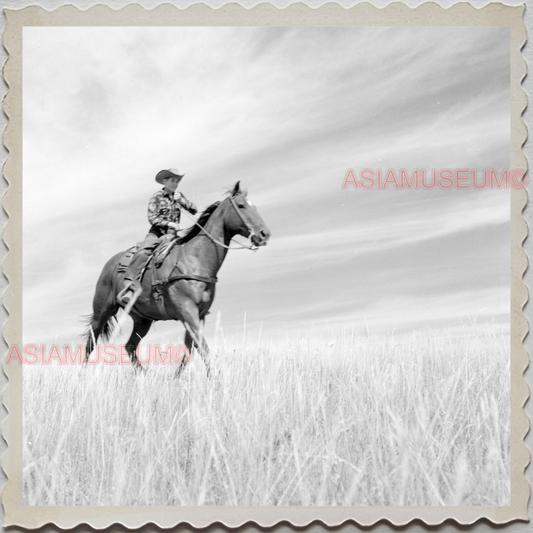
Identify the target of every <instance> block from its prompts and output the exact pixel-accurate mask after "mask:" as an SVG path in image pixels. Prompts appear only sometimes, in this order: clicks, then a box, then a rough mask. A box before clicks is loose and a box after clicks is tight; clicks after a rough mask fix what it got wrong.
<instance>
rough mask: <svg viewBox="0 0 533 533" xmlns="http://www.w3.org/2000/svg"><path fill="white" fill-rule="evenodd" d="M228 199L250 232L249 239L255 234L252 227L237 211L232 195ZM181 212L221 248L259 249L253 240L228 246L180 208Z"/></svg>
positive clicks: (255, 250) (253, 250)
mask: <svg viewBox="0 0 533 533" xmlns="http://www.w3.org/2000/svg"><path fill="white" fill-rule="evenodd" d="M229 201H230V202H231V205H232V206H233V207H234V209H235V211H236V213H237V215H239V218H240V219H241V221H242V223H243V224H244V225H245V226H246V228H247V229H248V231H249V233H250V235H248V238H249V239H251V238H252V237H253V236H254V235H255V234H256V233H255V230H254V228H253V227H252V226H251V225H250V224H249V223H248V221H247V220H246V219H245V218H244V216H243V215H242V213H241V212H240V211H239V207H238V205H237V204H236V203H235V200H234V199H233V196H230V197H229ZM182 213H185V214H186V215H187V216H188V217H189V218H190V219H191V220H192V221H193V222H194V224H195V225H196V226H198V227H199V228H200V229H201V230H202V231H203V232H204V233H205V234H206V235H207V236H208V237H209V238H210V239H211V240H212V241H213V242H214V243H216V244H218V245H219V246H222V247H223V248H226V249H227V250H244V249H247V250H252V252H257V250H258V249H259V246H257V245H256V244H254V243H253V242H252V244H250V245H246V244H241V243H238V244H239V246H228V245H227V244H224V243H223V242H220V241H219V240H217V239H215V238H214V237H213V236H212V235H211V234H210V233H209V232H208V231H207V230H206V229H205V228H204V227H203V226H201V225H200V224H198V222H197V221H196V220H195V219H194V218H193V217H192V216H191V215H189V213H187V212H186V211H185V210H182Z"/></svg>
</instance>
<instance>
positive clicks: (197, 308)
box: [85, 182, 270, 376]
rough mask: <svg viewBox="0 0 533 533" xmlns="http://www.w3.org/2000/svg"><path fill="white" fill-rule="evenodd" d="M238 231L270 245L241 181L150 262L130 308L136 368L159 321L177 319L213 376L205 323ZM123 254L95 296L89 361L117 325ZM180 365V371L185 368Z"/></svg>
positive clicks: (107, 271)
mask: <svg viewBox="0 0 533 533" xmlns="http://www.w3.org/2000/svg"><path fill="white" fill-rule="evenodd" d="M235 235H241V236H243V237H245V238H248V237H249V238H250V240H251V242H252V246H251V247H250V248H251V249H257V248H258V247H260V246H265V245H266V244H267V242H268V239H269V237H270V231H269V229H268V228H267V226H266V224H265V222H264V221H263V219H262V218H261V216H260V215H259V213H258V211H257V209H256V207H255V206H254V205H253V204H252V203H251V202H250V201H249V200H248V198H247V192H246V190H241V188H240V182H237V183H236V184H235V186H234V188H233V190H232V191H231V192H229V194H228V196H227V197H226V198H225V199H224V200H222V201H217V202H215V203H214V204H212V205H210V206H208V207H207V208H206V209H205V210H204V211H203V213H202V214H201V215H200V217H199V218H198V221H197V223H196V224H195V225H194V226H192V227H191V228H190V229H189V230H188V231H187V233H186V234H185V235H184V236H183V237H181V238H179V239H178V240H177V241H176V244H177V245H174V246H173V247H172V248H171V250H170V252H169V253H168V255H167V256H166V257H165V259H164V261H163V262H162V264H161V265H160V267H159V268H156V265H155V264H154V260H153V259H152V260H150V262H149V263H148V266H147V267H146V270H145V273H144V276H143V278H142V281H141V286H142V289H143V290H142V292H141V294H140V295H139V297H138V298H137V300H136V301H135V302H134V305H133V306H132V307H131V310H130V313H129V314H130V316H131V317H132V319H133V331H132V333H131V336H130V337H129V339H128V341H127V343H126V346H125V349H126V352H127V353H128V354H129V356H130V358H131V361H132V363H133V365H134V367H135V368H136V369H141V368H142V367H141V364H140V363H139V361H138V358H137V354H136V350H137V346H138V345H139V343H140V342H141V340H142V338H143V337H145V336H146V334H147V333H148V331H149V330H150V328H151V326H152V324H153V322H154V321H157V320H175V321H181V322H182V323H183V325H184V326H185V330H186V333H185V341H184V343H185V346H186V348H187V350H188V351H189V353H190V354H192V352H193V350H194V349H195V348H196V349H197V350H198V352H199V353H200V355H201V357H202V359H203V361H204V364H205V367H206V370H207V374H208V376H209V375H210V362H209V348H208V345H207V343H206V341H205V338H204V336H203V334H202V329H203V328H202V326H203V324H204V321H205V317H206V315H207V313H208V311H209V308H210V307H211V305H212V304H213V300H214V298H215V284H216V281H217V278H216V274H217V272H218V271H219V269H220V267H221V266H222V263H223V262H224V259H225V257H226V254H227V252H228V249H229V248H230V246H229V244H230V241H231V239H232V238H233V237H234V236H235ZM123 254H124V252H119V253H118V254H116V255H114V256H113V257H112V258H111V259H110V260H109V261H108V262H107V263H106V264H105V266H104V268H103V270H102V273H101V274H100V277H99V278H98V282H97V284H96V290H95V294H94V299H93V313H92V315H91V316H90V317H89V320H88V328H87V333H86V347H85V362H87V361H88V360H89V357H90V354H91V353H92V351H93V350H94V348H95V345H96V343H97V342H98V338H99V337H102V338H109V337H110V336H111V334H112V333H113V330H114V328H115V327H116V324H117V319H116V314H117V313H118V310H119V308H120V307H122V305H121V304H120V302H119V298H117V296H118V295H119V293H120V292H121V289H122V288H123V286H124V274H123V273H121V272H119V269H118V266H119V263H120V260H121V258H122V256H123ZM183 364H184V363H183V362H182V364H181V365H180V366H179V370H178V374H179V373H180V372H181V370H182V368H183Z"/></svg>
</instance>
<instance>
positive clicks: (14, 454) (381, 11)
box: [2, 2, 530, 529]
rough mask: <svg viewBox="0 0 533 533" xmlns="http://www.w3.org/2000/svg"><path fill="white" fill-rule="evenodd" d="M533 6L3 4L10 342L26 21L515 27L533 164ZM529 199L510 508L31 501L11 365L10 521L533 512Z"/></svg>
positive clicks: (519, 265)
mask: <svg viewBox="0 0 533 533" xmlns="http://www.w3.org/2000/svg"><path fill="white" fill-rule="evenodd" d="M524 8H525V6H506V5H503V4H489V5H488V6H484V7H482V8H475V7H474V6H472V5H471V4H467V3H460V4H455V5H453V6H451V7H449V8H446V9H445V8H442V7H440V6H439V5H437V4H435V3H433V2H428V3H425V4H422V5H420V6H419V7H417V8H410V7H408V6H406V5H405V4H402V3H399V2H397V3H393V4H389V5H388V6H386V7H383V8H377V7H374V6H372V5H371V4H369V3H364V4H357V5H356V6H354V7H351V8H343V7H342V6H340V5H339V4H333V3H330V4H325V5H323V6H321V7H318V8H314V9H313V8H310V7H308V6H307V5H304V4H291V5H289V6H287V7H286V8H283V9H279V8H277V7H275V6H273V5H271V4H259V5H257V6H255V7H253V8H252V9H245V8H243V7H242V6H240V5H238V4H228V5H224V6H222V7H220V8H217V9H213V8H211V7H209V6H207V5H205V4H194V5H192V6H190V7H188V8H186V9H180V8H177V7H175V6H173V5H171V4H164V5H159V6H157V7H155V8H153V9H150V10H147V9H145V8H144V7H142V6H140V5H138V4H130V5H127V6H125V7H123V8H121V9H119V10H113V9H111V8H109V7H108V6H104V5H97V6H93V7H90V8H89V9H87V10H80V9H78V8H77V7H75V6H72V5H69V6H63V7H60V8H58V9H55V10H54V11H47V10H45V9H43V8H41V7H38V6H31V7H26V8H23V9H20V10H7V9H6V10H5V11H4V12H5V15H6V19H7V23H6V29H5V33H4V46H5V48H6V50H7V52H8V54H9V58H8V60H7V62H6V64H5V66H4V79H5V81H6V84H7V85H8V87H9V90H8V94H7V96H6V98H5V100H4V104H3V108H4V112H5V113H6V115H7V116H8V118H9V124H8V126H7V127H6V130H5V131H4V144H5V146H6V148H7V149H8V151H9V157H8V160H7V162H6V164H5V166H4V175H5V177H6V179H7V181H8V182H9V188H8V191H7V192H6V194H5V196H4V199H3V205H4V208H5V210H6V212H7V213H8V216H9V220H8V223H7V225H6V227H5V230H4V235H3V236H4V241H5V242H6V244H7V246H8V248H9V252H8V255H7V257H6V259H5V261H4V265H3V266H4V271H5V274H6V276H7V278H8V279H9V287H8V289H7V291H6V293H5V296H4V305H5V307H6V309H7V311H8V313H9V318H8V320H7V322H6V324H5V326H4V330H3V333H4V337H5V339H6V342H7V343H8V345H10V346H11V345H13V344H15V343H18V344H19V345H20V344H22V343H21V339H22V269H21V265H22V98H21V95H22V48H21V45H22V27H23V26H46V25H49V26H52V25H53V26H63V25H66V26H70V25H75V26H87V25H113V26H124V25H150V26H165V25H185V26H187V25H196V26H197V25H205V26H218V25H232V26H240V25H278V26H293V25H294V26H298V25H302V26H308V25H314V26H316V25H335V26H350V25H356V26H368V25H376V26H378V25H387V26H395V25H403V26H406V25H407V26H409V25H412V26H424V25H440V26H442V25H452V26H476V25H481V26H492V25H494V26H509V27H510V28H511V168H512V169H514V168H527V160H526V158H525V156H524V153H523V151H522V146H523V144H524V143H525V141H526V138H527V129H526V126H525V124H524V122H523V120H522V113H523V112H524V110H525V108H526V105H527V98H526V94H525V92H524V91H523V89H522V87H521V82H522V80H523V78H524V77H525V75H526V64H525V61H524V59H523V58H522V55H521V52H520V51H521V49H522V47H523V46H524V44H525V42H526V30H525V26H524V23H523V14H524ZM526 204H527V192H526V191H525V190H524V189H523V190H516V189H512V190H511V352H512V358H511V359H512V360H511V376H512V388H511V425H512V432H511V433H512V434H511V447H512V448H511V449H512V452H511V505H510V506H507V507H378V506H376V507H29V506H23V505H22V454H21V449H22V446H21V445H20V443H21V438H22V368H21V367H20V366H17V365H13V364H11V365H9V367H7V365H4V372H5V373H6V375H7V376H8V378H9V385H8V387H6V389H5V391H4V395H3V402H4V405H5V406H6V408H7V410H8V412H9V415H8V418H7V420H6V422H5V423H4V425H3V436H4V438H5V439H6V441H7V443H8V450H7V452H6V453H5V455H4V457H3V461H2V466H3V469H4V471H5V473H6V475H7V477H8V482H7V484H6V486H5V487H4V490H3V492H2V504H3V506H4V511H5V520H4V526H22V527H25V528H32V529H33V528H37V527H40V526H43V525H45V524H50V523H53V524H55V525H57V526H59V527H61V528H71V527H74V526H76V525H78V524H81V523H87V524H89V525H91V526H92V527H94V528H97V529H100V528H105V527H108V526H110V525H112V524H115V523H120V524H122V525H124V526H126V527H129V528H137V527H140V526H143V525H148V524H157V525H158V526H160V527H164V528H168V527H172V526H175V525H177V524H179V523H186V524H190V525H192V526H194V527H206V526H209V525H211V524H214V523H216V522H218V523H223V524H224V525H226V526H229V527H237V526H240V525H242V524H245V523H249V522H253V523H256V524H258V525H260V526H263V527H269V526H273V525H275V524H278V523H279V522H281V521H288V522H290V523H291V524H293V525H294V526H305V525H308V524H310V523H311V522H315V521H321V522H322V523H324V524H325V525H328V526H335V525H340V524H342V523H344V522H346V521H348V520H351V521H354V522H356V523H357V524H359V525H364V526H370V525H373V524H375V523H376V522H377V521H379V520H388V521H389V522H391V523H392V524H394V525H403V524H407V523H409V522H411V521H412V520H415V519H418V520H422V521H423V522H425V523H426V524H431V525H434V524H440V523H442V522H443V521H444V520H447V519H454V520H456V521H457V522H459V523H461V524H472V523H473V522H475V521H477V520H478V519H480V518H485V519H487V520H490V521H491V522H493V523H495V524H501V523H508V522H510V521H512V520H528V519H529V516H528V513H527V504H528V499H529V494H530V487H529V484H528V482H527V480H526V478H525V476H524V470H525V468H526V466H527V465H528V463H529V450H528V449H527V447H526V445H525V443H524V437H525V435H526V433H527V431H528V430H529V420H528V417H527V415H526V414H525V411H524V409H523V406H524V403H525V402H526V401H527V399H528V397H529V388H528V386H527V383H526V381H525V379H524V375H523V374H524V372H525V369H526V368H527V365H528V354H527V352H526V350H525V347H524V345H523V340H524V337H525V336H526V334H527V332H528V324H527V320H526V318H525V316H524V314H523V307H524V305H525V303H526V302H527V299H528V292H527V288H526V286H525V284H524V282H523V275H524V272H525V270H526V268H527V264H528V260H527V256H526V254H525V252H524V250H523V248H522V244H523V241H524V240H525V238H526V236H527V233H528V228H527V224H526V222H525V220H524V217H523V215H522V211H523V210H524V208H525V206H526Z"/></svg>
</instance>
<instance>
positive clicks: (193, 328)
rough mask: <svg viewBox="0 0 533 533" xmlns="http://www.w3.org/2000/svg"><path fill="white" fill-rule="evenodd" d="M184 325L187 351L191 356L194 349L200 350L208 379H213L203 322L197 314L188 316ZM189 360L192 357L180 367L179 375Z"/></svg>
mask: <svg viewBox="0 0 533 533" xmlns="http://www.w3.org/2000/svg"><path fill="white" fill-rule="evenodd" d="M183 325H184V326H185V346H186V347H187V350H188V351H189V353H190V354H191V355H192V353H193V350H194V348H196V349H197V350H198V353H199V354H200V355H201V357H202V359H203V361H204V364H205V368H206V371H207V377H211V364H210V357H209V346H208V345H207V342H205V338H204V336H203V332H202V330H203V328H202V321H201V320H200V318H199V317H198V315H197V314H196V316H194V315H193V314H192V313H191V314H189V315H188V316H187V318H184V319H183ZM189 360H190V357H189V358H188V360H186V361H184V362H183V363H182V364H181V365H180V368H179V371H178V375H179V374H181V372H182V370H183V368H184V366H185V365H186V364H187V363H188V362H189Z"/></svg>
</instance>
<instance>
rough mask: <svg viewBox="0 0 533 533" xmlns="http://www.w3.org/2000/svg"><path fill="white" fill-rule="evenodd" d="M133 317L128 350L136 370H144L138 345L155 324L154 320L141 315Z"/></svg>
mask: <svg viewBox="0 0 533 533" xmlns="http://www.w3.org/2000/svg"><path fill="white" fill-rule="evenodd" d="M132 318H133V331H132V332H131V335H130V338H129V339H128V342H127V343H126V352H128V354H129V356H130V358H131V362H132V363H133V366H134V368H135V370H142V366H141V363H139V359H138V358H137V353H136V352H137V346H139V343H140V342H141V340H142V339H143V337H145V336H146V334H147V333H148V332H149V331H150V328H151V327H152V324H153V320H149V319H147V318H139V317H132Z"/></svg>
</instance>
